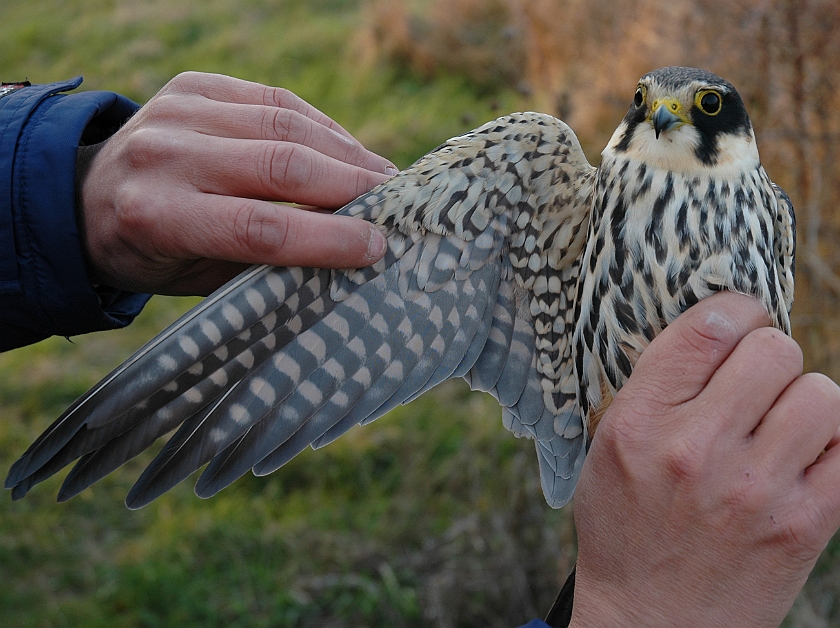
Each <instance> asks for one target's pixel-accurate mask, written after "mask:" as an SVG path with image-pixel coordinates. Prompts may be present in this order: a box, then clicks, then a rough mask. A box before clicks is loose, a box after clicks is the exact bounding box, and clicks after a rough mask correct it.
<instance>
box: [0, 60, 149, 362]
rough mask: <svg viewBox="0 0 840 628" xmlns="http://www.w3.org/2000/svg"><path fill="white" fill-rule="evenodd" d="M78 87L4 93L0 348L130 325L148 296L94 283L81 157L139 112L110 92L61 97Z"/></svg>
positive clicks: (0, 121)
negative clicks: (80, 196) (79, 204)
mask: <svg viewBox="0 0 840 628" xmlns="http://www.w3.org/2000/svg"><path fill="white" fill-rule="evenodd" d="M81 82H82V79H81V77H79V78H75V79H73V80H70V81H65V82H61V83H52V84H49V85H31V86H26V87H22V88H20V89H16V90H8V91H9V92H10V93H7V94H6V95H0V351H5V350H8V349H12V348H14V347H19V346H21V345H25V344H30V343H33V342H37V341H38V340H42V339H43V338H46V337H48V336H52V335H61V336H72V335H75V334H82V333H87V332H91V331H98V330H102V329H115V328H118V327H124V326H125V325H128V324H129V323H130V322H131V321H132V320H134V317H135V316H137V314H139V313H140V310H141V309H142V308H143V306H144V305H145V304H146V301H148V299H149V295H144V294H135V293H130V292H125V291H121V290H116V289H112V288H107V287H96V286H93V285H92V284H91V282H90V280H89V279H88V274H87V269H86V267H85V257H84V251H83V246H82V240H81V236H80V233H79V229H78V225H77V222H76V189H75V187H76V185H75V184H76V181H75V179H76V152H77V150H78V148H79V146H80V145H83V144H87V143H95V142H98V141H101V140H104V139H106V138H107V137H110V136H111V135H112V134H113V133H115V132H116V131H117V129H119V128H120V126H121V125H122V124H123V123H124V122H125V121H126V120H127V119H128V118H129V117H131V115H132V114H133V113H134V112H135V111H137V109H138V106H137V105H136V104H135V103H133V102H131V101H130V100H128V99H127V98H124V97H122V96H120V95H118V94H113V93H110V92H80V93H76V94H64V93H63V92H66V91H68V90H72V89H75V88H76V87H78V86H79V85H80V84H81ZM2 93H3V90H0V94H2Z"/></svg>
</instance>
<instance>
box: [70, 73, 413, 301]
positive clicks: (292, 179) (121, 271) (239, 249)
mask: <svg viewBox="0 0 840 628" xmlns="http://www.w3.org/2000/svg"><path fill="white" fill-rule="evenodd" d="M83 152H84V149H83ZM82 154H83V153H82ZM396 172H397V170H396V168H394V166H393V165H392V164H391V163H390V162H388V161H387V160H385V159H384V158H382V157H379V156H378V155H375V154H374V153H371V152H370V151H368V150H366V149H365V148H364V147H363V146H362V145H361V144H359V142H358V141H356V140H355V139H353V138H352V137H351V136H350V134H349V133H347V131H345V130H344V129H343V128H341V127H340V126H339V125H338V124H336V123H335V122H333V121H332V120H331V119H330V118H328V117H327V116H325V115H324V114H323V113H321V112H320V111H318V110H317V109H315V108H314V107H312V106H311V105H309V104H307V103H306V102H304V101H303V100H301V99H300V98H298V97H297V96H295V95H294V94H292V93H291V92H289V91H287V90H284V89H279V88H273V87H265V86H263V85H259V84H256V83H249V82H246V81H242V80H239V79H234V78H230V77H227V76H221V75H214V74H200V73H196V72H188V73H185V74H180V75H179V76H177V77H175V78H174V79H173V80H172V81H170V82H169V83H168V84H167V85H166V86H164V88H163V89H161V90H160V92H158V93H157V94H156V95H155V96H154V97H153V98H152V99H151V100H150V101H149V102H148V103H147V104H146V105H145V106H144V107H143V108H142V109H141V110H140V111H139V112H138V113H137V114H136V115H135V116H134V117H133V118H131V120H129V121H128V123H126V125H125V126H124V127H123V128H122V129H120V130H119V131H118V132H117V133H116V134H115V135H114V136H113V137H111V138H110V139H109V140H108V141H107V142H105V143H104V144H103V145H101V148H100V149H99V150H98V153H96V155H95V156H94V157H93V158H92V160H91V162H90V164H89V167H87V170H86V171H85V172H84V173H83V176H84V179H83V183H82V185H81V190H80V194H79V196H80V206H81V211H80V214H81V224H82V229H83V232H84V240H85V246H86V250H87V255H88V261H89V270H90V274H91V280H92V282H93V283H99V284H105V285H108V286H112V287H116V288H124V289H127V290H133V291H138V292H157V293H165V294H207V293H209V292H211V291H212V290H213V289H215V288H216V287H218V286H219V285H221V284H222V283H224V282H225V281H227V280H228V279H230V278H232V277H233V276H235V275H236V274H237V273H239V272H240V271H242V270H243V269H244V268H245V267H247V266H248V265H250V264H254V263H267V264H274V265H278V266H291V265H294V266H316V267H322V268H345V267H350V268H352V267H360V266H367V265H368V264H372V263H373V262H375V261H376V260H377V259H379V258H380V257H381V256H382V255H383V254H384V253H385V247H386V243H385V239H384V237H383V236H382V234H381V233H380V232H379V231H378V230H377V229H376V228H375V227H373V226H372V225H370V224H368V223H366V222H364V221H361V220H357V219H355V218H349V217H344V216H332V215H329V214H325V213H322V212H318V211H307V209H313V208H314V207H318V208H331V209H336V208H338V207H341V206H342V205H344V204H346V203H348V202H349V201H351V200H353V199H354V198H356V197H357V196H358V195H360V194H362V193H364V192H366V191H368V190H369V189H371V188H372V187H374V186H375V185H377V184H379V183H381V182H383V181H385V180H386V179H387V178H388V176H390V175H392V174H395V173H396ZM270 201H285V202H291V203H298V204H301V205H305V206H311V207H308V208H300V207H290V206H288V205H278V204H275V203H272V202H270Z"/></svg>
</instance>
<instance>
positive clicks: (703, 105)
mask: <svg viewBox="0 0 840 628" xmlns="http://www.w3.org/2000/svg"><path fill="white" fill-rule="evenodd" d="M694 106H695V107H697V108H698V109H699V110H700V111H702V112H703V113H705V114H706V115H707V116H716V115H717V114H719V113H720V110H721V109H723V96H722V95H721V93H720V92H719V91H717V90H716V89H703V90H700V91H699V92H697V94H696V95H695V96H694Z"/></svg>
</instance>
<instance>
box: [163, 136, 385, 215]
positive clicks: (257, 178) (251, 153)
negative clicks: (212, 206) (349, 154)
mask: <svg viewBox="0 0 840 628" xmlns="http://www.w3.org/2000/svg"><path fill="white" fill-rule="evenodd" d="M173 150H177V149H173ZM191 153H192V154H191V155H189V158H184V159H183V160H182V163H189V164H190V169H189V170H188V171H184V172H183V173H181V174H182V176H183V177H184V179H185V180H186V181H187V182H189V183H190V184H191V185H193V186H195V187H196V188H197V189H198V190H199V191H201V192H209V193H212V194H221V195H225V196H241V197H248V198H260V199H266V200H274V201H287V202H292V203H300V204H303V205H316V206H318V207H331V208H338V207H341V206H343V205H345V204H346V203H349V202H350V201H352V200H353V199H355V198H356V197H358V196H359V195H360V194H363V193H365V192H367V191H368V190H370V189H372V188H373V187H375V186H376V185H378V184H380V183H382V182H383V181H386V180H387V179H388V178H389V177H388V175H386V174H384V173H381V174H380V173H376V172H372V171H370V170H368V169H366V168H361V167H359V166H356V165H353V164H348V163H346V162H344V161H340V160H338V159H334V158H332V157H329V156H327V155H324V154H323V153H319V152H318V151H316V150H313V149H312V148H310V147H308V146H303V145H301V144H294V143H290V142H270V141H264V140H236V139H227V138H214V137H207V138H206V142H205V143H204V146H203V148H202V150H200V151H195V150H191Z"/></svg>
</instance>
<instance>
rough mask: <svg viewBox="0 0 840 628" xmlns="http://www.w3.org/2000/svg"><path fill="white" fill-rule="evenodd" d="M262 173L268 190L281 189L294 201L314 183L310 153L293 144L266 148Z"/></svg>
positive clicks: (275, 144)
mask: <svg viewBox="0 0 840 628" xmlns="http://www.w3.org/2000/svg"><path fill="white" fill-rule="evenodd" d="M260 171H261V173H262V174H261V176H262V177H263V178H264V181H263V183H264V184H265V185H266V186H268V189H277V188H278V187H279V188H281V189H283V190H284V191H285V192H286V193H287V194H288V195H289V196H290V198H289V199H288V200H292V201H294V200H296V199H295V198H294V197H295V196H296V195H297V194H298V193H299V192H300V191H301V190H305V189H306V188H308V187H309V185H310V184H311V182H312V164H311V160H310V158H309V157H308V153H307V152H306V151H305V150H304V149H302V148H301V147H300V145H298V144H295V143H292V142H279V143H273V144H271V145H269V146H268V147H266V149H265V154H264V163H263V164H262V167H261V168H260Z"/></svg>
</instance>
